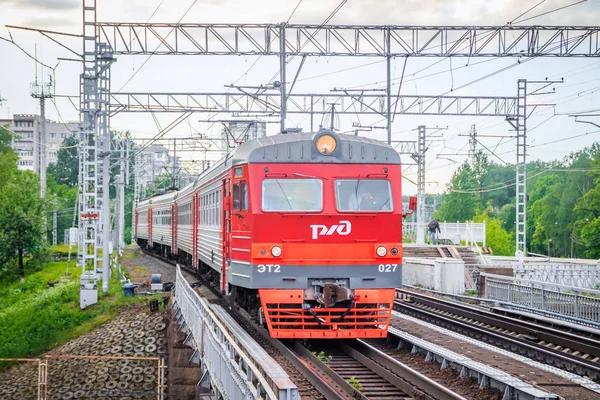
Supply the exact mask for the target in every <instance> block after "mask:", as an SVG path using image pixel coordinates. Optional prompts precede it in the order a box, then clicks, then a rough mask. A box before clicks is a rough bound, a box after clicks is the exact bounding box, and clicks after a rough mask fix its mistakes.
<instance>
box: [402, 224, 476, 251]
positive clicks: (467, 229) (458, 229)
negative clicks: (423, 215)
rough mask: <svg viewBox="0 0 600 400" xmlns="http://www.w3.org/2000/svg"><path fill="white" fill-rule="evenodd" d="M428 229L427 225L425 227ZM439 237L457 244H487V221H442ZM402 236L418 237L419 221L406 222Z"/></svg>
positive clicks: (403, 225)
mask: <svg viewBox="0 0 600 400" xmlns="http://www.w3.org/2000/svg"><path fill="white" fill-rule="evenodd" d="M425 230H427V227H425ZM440 231H441V232H440V234H439V236H438V238H439V239H445V240H451V241H452V242H453V243H454V244H455V245H457V246H458V245H460V242H461V241H464V242H465V243H466V244H467V246H471V245H475V244H477V243H481V244H482V245H483V246H485V245H486V237H485V222H483V223H479V222H440ZM402 236H403V237H405V238H409V239H413V240H415V239H416V238H417V223H416V222H404V223H403V224H402Z"/></svg>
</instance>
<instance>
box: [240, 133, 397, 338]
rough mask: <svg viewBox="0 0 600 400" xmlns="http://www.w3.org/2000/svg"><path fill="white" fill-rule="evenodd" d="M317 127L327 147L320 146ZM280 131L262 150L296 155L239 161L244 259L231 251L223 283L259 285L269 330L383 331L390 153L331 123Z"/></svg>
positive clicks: (393, 265)
mask: <svg viewBox="0 0 600 400" xmlns="http://www.w3.org/2000/svg"><path fill="white" fill-rule="evenodd" d="M288 136H292V135H288ZM305 136H306V135H305ZM322 136H326V140H325V141H326V143H325V145H327V146H330V147H329V149H331V148H332V147H331V146H334V147H333V149H332V150H331V151H330V152H328V153H327V151H328V149H325V152H326V153H325V154H324V153H323V152H320V151H318V150H319V147H318V145H319V144H320V145H321V146H323V143H321V142H323V140H321V141H319V139H320V137H322ZM289 139H290V140H291V141H292V143H288V144H287V147H288V148H287V149H286V143H285V142H284V143H275V144H274V145H273V146H271V147H270V148H269V147H267V148H266V150H263V156H262V159H263V160H265V159H266V160H269V154H271V153H276V154H281V153H283V154H286V153H285V152H284V151H286V150H287V151H288V154H298V153H299V154H305V155H306V154H308V156H306V158H305V159H304V160H298V162H273V163H267V162H255V163H252V162H250V163H249V164H248V165H247V168H248V175H249V179H248V182H249V193H246V194H245V196H249V197H250V200H249V204H250V211H251V214H252V215H251V216H249V218H248V217H247V218H246V221H245V223H246V224H248V223H250V224H251V225H252V232H253V236H252V240H251V242H252V243H251V248H250V254H249V262H244V261H241V262H238V261H236V260H234V259H233V260H232V261H231V265H230V268H229V269H228V282H229V283H232V284H234V285H239V286H246V285H247V286H246V287H252V288H257V289H258V294H259V299H260V304H261V306H262V312H263V315H264V318H265V320H266V324H267V326H268V328H269V331H270V333H271V336H272V337H276V338H315V339H316V338H381V337H385V336H386V335H387V328H388V326H389V322H390V316H391V311H392V306H393V301H394V295H395V288H396V287H400V286H401V285H402V234H401V226H402V212H401V207H402V197H401V190H400V182H401V172H400V159H399V156H398V154H397V153H396V152H395V151H393V150H392V149H391V148H389V147H388V146H385V145H382V144H381V143H379V142H375V141H369V140H366V139H364V138H355V137H352V136H344V135H341V136H340V135H336V134H333V133H331V132H329V133H321V134H316V135H314V136H312V137H309V138H308V140H304V141H301V140H298V139H297V138H289ZM294 139H295V140H296V141H294ZM284 140H285V139H284ZM332 140H333V141H334V144H333V145H332V144H331V141H332ZM282 147H283V148H282ZM321 151H323V149H321ZM361 154H362V157H361V156H360V155H361ZM353 156H354V158H352V157H353ZM250 161H252V159H251V160H250ZM256 161H259V160H256ZM234 208H235V207H234ZM233 219H234V221H235V220H236V218H235V217H233ZM237 219H239V218H237ZM234 254H235V253H234Z"/></svg>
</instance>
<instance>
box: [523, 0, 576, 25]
mask: <svg viewBox="0 0 600 400" xmlns="http://www.w3.org/2000/svg"><path fill="white" fill-rule="evenodd" d="M585 2H587V0H580V1H576V2H575V3H572V4H567V5H566V6H562V7H558V8H555V9H553V10H550V11H546V12H543V13H541V14H538V15H534V16H533V17H529V18H525V19H522V20H520V21H516V22H514V23H515V24H520V23H521V22H525V21H529V20H532V19H534V18H539V17H542V16H544V15H548V14H552V13H555V12H557V11H561V10H564V9H565V8H569V7H573V6H576V5H578V4H581V3H585Z"/></svg>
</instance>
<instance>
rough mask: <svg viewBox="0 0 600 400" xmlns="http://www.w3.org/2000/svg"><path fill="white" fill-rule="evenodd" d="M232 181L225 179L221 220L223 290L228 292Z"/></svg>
mask: <svg viewBox="0 0 600 400" xmlns="http://www.w3.org/2000/svg"><path fill="white" fill-rule="evenodd" d="M230 185H231V179H229V178H225V179H223V187H222V188H221V193H223V215H222V218H221V221H222V224H221V237H222V238H223V270H222V273H221V282H222V288H221V289H222V290H224V291H226V290H227V273H228V272H229V269H230V268H231V204H232V203H231V186H230Z"/></svg>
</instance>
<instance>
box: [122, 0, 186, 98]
mask: <svg viewBox="0 0 600 400" xmlns="http://www.w3.org/2000/svg"><path fill="white" fill-rule="evenodd" d="M197 2H198V0H194V1H193V2H192V4H191V5H190V6H189V7H188V9H187V10H186V11H185V13H183V15H182V16H181V18H179V21H177V24H176V25H178V24H179V23H180V22H181V21H182V20H183V19H184V18H185V16H186V15H187V14H188V13H189V12H190V10H191V9H192V7H194V5H195V4H196V3H197ZM161 4H162V3H161ZM159 6H160V5H159ZM175 29H176V26H174V27H173V28H171V30H170V31H169V33H167V36H165V38H164V40H167V39H168V38H169V36H171V33H173V32H174V31H175ZM160 46H162V43H159V44H158V46H156V49H154V51H153V52H152V53H150V55H149V56H148V58H146V60H144V62H143V63H142V65H140V67H139V68H138V69H136V70H135V72H134V73H133V74H132V75H131V76H130V77H129V79H127V82H125V83H124V84H123V86H121V88H120V89H119V90H118V91H119V92H120V91H121V90H123V88H125V86H127V84H128V83H129V82H131V80H132V79H133V78H134V77H135V76H136V75H137V74H138V72H140V71H141V69H142V68H144V66H145V65H146V64H147V63H148V61H150V59H151V58H152V56H153V55H154V54H155V53H156V51H157V50H158V49H159V47H160Z"/></svg>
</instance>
